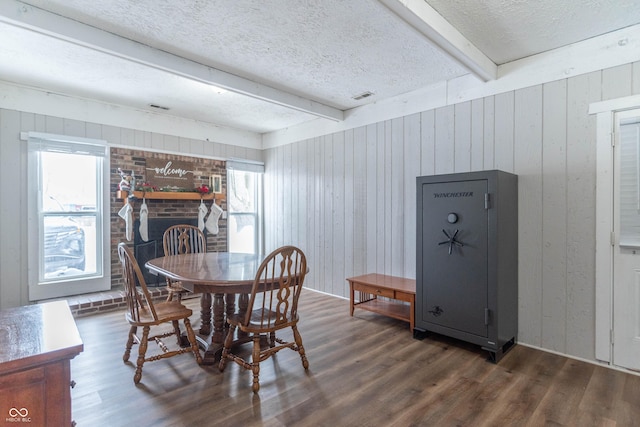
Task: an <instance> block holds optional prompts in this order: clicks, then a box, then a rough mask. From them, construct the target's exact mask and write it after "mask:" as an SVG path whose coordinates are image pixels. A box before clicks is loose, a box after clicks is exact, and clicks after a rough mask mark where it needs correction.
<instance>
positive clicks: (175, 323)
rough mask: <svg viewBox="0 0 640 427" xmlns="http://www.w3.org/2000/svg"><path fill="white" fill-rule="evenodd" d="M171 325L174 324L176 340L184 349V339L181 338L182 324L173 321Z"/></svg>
mask: <svg viewBox="0 0 640 427" xmlns="http://www.w3.org/2000/svg"><path fill="white" fill-rule="evenodd" d="M171 323H172V324H173V333H174V334H175V335H176V338H177V339H178V345H179V346H180V347H182V337H181V336H180V324H179V323H178V321H177V320H172V321H171Z"/></svg>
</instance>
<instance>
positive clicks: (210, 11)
mask: <svg viewBox="0 0 640 427" xmlns="http://www.w3.org/2000/svg"><path fill="white" fill-rule="evenodd" d="M427 3H428V4H430V5H431V6H432V7H433V8H434V9H436V10H437V11H438V12H439V13H440V14H441V15H442V17H444V18H445V19H446V21H448V22H449V23H450V24H452V25H453V27H455V29H457V30H458V31H459V32H460V33H461V34H462V36H464V37H466V39H467V40H468V41H469V43H468V44H470V45H474V46H475V47H477V48H478V49H479V50H480V51H481V53H484V55H486V56H487V57H488V58H490V59H491V60H492V61H493V62H495V63H496V64H502V63H505V62H509V61H512V60H515V59H519V58H522V57H526V56H529V55H532V54H535V53H539V52H543V51H546V50H550V49H553V48H556V47H559V46H563V45H567V44H570V43H574V42H577V41H580V40H584V39H587V38H590V37H593V36H597V35H600V34H604V33H606V32H609V31H613V30H616V29H619V28H622V27H626V26H629V25H632V24H635V23H638V22H640V7H637V6H636V5H635V4H636V3H637V0H598V1H596V0H572V1H558V0H553V1H552V0H538V1H535V2H534V1H522V0H519V1H506V0H485V1H482V2H478V1H475V0H428V2H427ZM390 4H391V5H392V6H393V5H395V7H396V8H397V7H398V5H399V6H400V8H403V7H404V0H384V1H376V0H349V1H345V0H315V1H312V0H306V1H302V0H274V1H268V2H255V1H248V0H218V1H204V0H181V1H179V2H178V1H170V0H164V1H161V0H91V1H87V0H26V1H24V2H20V1H17V0H0V40H2V43H0V57H1V58H2V61H0V80H5V81H9V82H15V83H18V84H22V85H27V86H32V87H37V88H43V89H45V90H47V91H51V92H57V93H61V94H67V95H71V96H77V97H82V98H90V99H97V100H101V101H104V102H108V103H111V104H116V105H126V106H131V107H134V108H138V109H141V110H150V108H151V107H149V104H157V105H161V106H166V107H168V108H169V110H168V111H166V112H162V113H163V114H171V115H175V116H178V117H184V118H189V119H194V120H198V121H202V122H206V123H211V124H215V125H219V126H225V127H230V128H237V129H244V130H249V131H253V132H257V133H264V132H269V131H274V130H278V129H282V128H286V127H289V126H292V125H295V124H298V123H302V122H306V121H309V120H312V119H315V118H316V117H317V116H321V117H326V116H334V119H336V117H337V119H338V120H339V116H340V114H341V113H342V111H345V110H348V109H350V108H354V107H357V106H360V105H364V104H367V103H371V102H376V101H380V100H383V99H386V98H389V97H393V96H396V95H400V94H404V93H408V92H411V91H414V90H418V89H420V88H424V87H426V86H429V85H432V84H434V83H437V82H440V81H445V80H450V79H452V78H455V77H459V76H462V75H465V74H468V73H470V70H469V69H467V68H466V67H465V66H463V65H462V63H460V62H459V61H458V60H456V59H454V58H452V57H450V56H448V54H447V53H445V52H444V51H443V50H442V49H440V48H438V47H436V46H435V45H434V44H433V43H432V42H431V41H430V40H429V39H427V38H426V37H425V36H424V34H423V33H422V32H421V31H419V29H416V27H415V25H413V26H411V25H409V24H408V23H407V22H405V20H403V19H401V18H400V17H399V16H398V15H397V14H396V13H394V11H392V10H391V9H393V7H388V6H389V5H390ZM395 11H396V12H397V9H396V10H395ZM66 18H69V19H70V20H71V21H67V20H66ZM113 40H116V42H115V43H113ZM114 45H121V46H123V48H122V50H121V51H120V50H119V48H118V47H117V46H116V47H113V46H114ZM104 46H108V48H105V47H104ZM154 57H155V58H160V59H159V60H157V61H155V62H154V60H153V58H154ZM149 58H152V60H149ZM220 74H221V75H222V79H220V78H219V75H220ZM235 78H239V80H240V83H239V85H238V86H236V83H235V81H234V79H235ZM218 81H220V82H222V84H219V86H223V87H226V89H227V90H221V89H219V88H217V87H215V86H212V83H217V82H218ZM367 91H369V92H372V93H373V96H370V97H368V98H365V99H362V100H354V99H353V97H354V96H355V95H358V94H360V93H363V92H367ZM307 107H308V108H307ZM154 111H155V110H154ZM317 111H321V113H319V114H317ZM325 111H328V113H326V114H325Z"/></svg>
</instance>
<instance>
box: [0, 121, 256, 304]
mask: <svg viewBox="0 0 640 427" xmlns="http://www.w3.org/2000/svg"><path fill="white" fill-rule="evenodd" d="M28 131H36V132H46V133H52V134H58V135H69V136H76V137H84V138H96V139H103V140H106V141H107V142H108V143H109V144H110V145H114V146H121V147H131V148H139V149H142V150H145V151H160V152H169V153H177V154H183V155H191V156H194V157H198V156H200V157H217V158H220V159H228V158H232V157H233V158H240V159H247V160H256V161H262V151H261V150H254V149H250V148H244V147H238V146H234V145H227V144H218V143H211V142H208V141H200V140H194V139H189V138H179V137H175V136H169V135H162V134H157V133H152V132H143V131H136V130H132V129H125V128H119V127H114V126H106V125H100V124H96V123H89V122H82V121H77V120H68V119H62V118H59V117H52V116H44V115H39V114H31V113H25V112H20V111H15V110H7V109H0V308H7V307H16V306H19V305H25V304H28V303H29V301H28V285H27V267H28V266H27V244H28V243H27V198H26V197H23V196H26V194H27V150H26V143H25V142H24V141H20V132H28ZM105 170H106V171H107V173H110V172H109V168H108V167H107V168H106V169H105ZM117 203H118V204H121V203H122V202H121V201H117ZM116 243H117V242H116Z"/></svg>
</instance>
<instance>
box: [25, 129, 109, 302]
mask: <svg viewBox="0 0 640 427" xmlns="http://www.w3.org/2000/svg"><path fill="white" fill-rule="evenodd" d="M29 138H35V139H48V140H53V141H62V142H64V141H66V142H72V143H73V142H78V143H84V144H89V145H95V146H104V152H105V154H104V158H103V168H102V210H101V215H102V236H103V239H102V262H103V269H102V275H101V276H100V277H92V278H88V279H87V278H78V279H69V280H65V283H64V285H60V284H59V283H58V284H56V285H54V286H57V289H55V291H56V292H52V290H53V288H51V287H49V285H39V284H38V282H39V265H38V261H37V260H38V259H39V247H38V245H39V242H40V239H39V226H40V224H39V220H38V217H39V216H38V200H37V197H38V192H37V191H33V188H32V185H33V184H34V183H36V182H38V176H37V174H38V170H37V169H38V168H37V167H35V166H36V164H37V159H36V156H37V152H35V151H30V150H27V162H28V168H27V169H28V171H27V174H28V184H27V186H28V187H27V188H28V189H29V191H28V200H27V206H28V207H27V212H28V219H27V236H28V243H27V254H28V257H29V262H28V274H27V278H28V283H29V300H30V301H38V300H43V299H47V298H54V297H63V296H69V295H78V294H83V293H88V292H99V291H105V290H109V289H111V248H110V242H111V229H110V222H111V221H110V198H109V185H110V181H109V173H108V171H109V164H110V162H109V149H108V143H107V141H105V140H99V139H89V138H79V137H72V136H66V135H56V134H47V133H40V132H22V133H21V134H20V139H21V140H24V141H27V142H28V140H29ZM31 260H36V261H35V262H33V261H31ZM60 286H64V289H63V291H60Z"/></svg>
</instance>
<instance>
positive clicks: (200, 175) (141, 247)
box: [110, 148, 227, 290]
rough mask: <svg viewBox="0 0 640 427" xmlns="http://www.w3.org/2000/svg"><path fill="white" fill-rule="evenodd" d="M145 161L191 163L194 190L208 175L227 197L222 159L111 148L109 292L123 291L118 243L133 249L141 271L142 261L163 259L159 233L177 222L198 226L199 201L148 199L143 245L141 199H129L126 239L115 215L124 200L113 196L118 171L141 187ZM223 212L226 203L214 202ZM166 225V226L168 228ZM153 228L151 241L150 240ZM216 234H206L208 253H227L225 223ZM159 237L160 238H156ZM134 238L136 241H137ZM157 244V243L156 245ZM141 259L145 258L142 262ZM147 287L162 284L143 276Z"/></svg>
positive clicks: (116, 188)
mask: <svg viewBox="0 0 640 427" xmlns="http://www.w3.org/2000/svg"><path fill="white" fill-rule="evenodd" d="M147 159H160V160H179V161H186V162H189V163H192V164H193V165H194V188H195V187H197V186H200V185H202V184H205V185H208V184H209V176H210V175H220V176H221V177H222V193H223V194H226V188H227V186H226V183H227V179H226V164H225V162H224V161H222V160H213V159H204V158H197V157H187V156H176V155H173V154H164V153H154V152H149V151H142V150H131V149H126V148H111V164H110V170H111V171H110V172H111V188H110V190H111V289H112V290H119V289H122V288H123V281H122V268H121V266H120V262H119V260H118V253H117V246H118V243H120V242H127V243H128V244H130V245H131V246H132V247H133V248H134V254H135V256H136V258H138V257H141V258H139V259H138V262H139V264H140V267H141V268H142V269H143V271H145V272H146V269H144V262H146V260H147V259H151V258H153V256H151V255H154V254H157V255H156V256H162V255H163V253H162V233H164V230H165V229H166V228H167V227H168V226H169V225H173V224H177V223H191V224H197V218H198V207H199V206H200V200H199V199H197V200H163V199H147V200H146V204H147V209H148V212H149V214H148V225H149V233H150V235H149V241H148V242H142V240H141V239H140V235H139V233H138V231H137V230H138V227H139V220H138V214H139V211H140V205H141V204H142V200H138V199H135V200H131V201H130V203H131V206H132V207H133V212H134V215H133V217H134V232H135V234H134V238H133V239H132V240H131V241H127V240H126V236H125V231H126V227H125V222H124V220H123V219H122V218H120V217H119V216H118V211H119V210H120V209H121V208H122V206H123V204H124V202H125V201H124V200H121V199H118V198H117V197H116V193H117V190H118V183H119V182H120V176H119V175H118V173H117V169H118V168H121V169H122V170H123V171H125V172H127V173H130V172H131V171H133V174H134V175H135V178H136V181H137V182H138V183H139V184H140V183H143V182H145V167H146V161H147ZM216 203H217V204H218V206H221V207H222V209H224V210H225V211H226V210H227V205H226V200H222V201H220V200H218V201H217V202H216ZM205 205H206V206H207V208H209V207H210V205H211V201H205ZM167 224H168V225H167ZM152 228H153V229H154V231H153V238H152V234H151V233H152V231H151V230H152ZM218 228H219V232H218V234H217V235H211V234H208V233H206V230H205V235H206V236H207V250H208V251H226V250H227V220H226V219H222V218H221V219H220V221H219V223H218ZM158 236H159V237H158ZM136 239H137V240H136ZM158 242H159V244H158ZM142 258H144V259H142ZM145 278H146V279H147V280H149V282H148V284H149V285H150V286H162V285H163V284H164V281H162V280H161V281H158V278H157V277H156V276H153V275H148V274H147V275H146V276H145Z"/></svg>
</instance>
